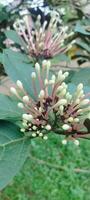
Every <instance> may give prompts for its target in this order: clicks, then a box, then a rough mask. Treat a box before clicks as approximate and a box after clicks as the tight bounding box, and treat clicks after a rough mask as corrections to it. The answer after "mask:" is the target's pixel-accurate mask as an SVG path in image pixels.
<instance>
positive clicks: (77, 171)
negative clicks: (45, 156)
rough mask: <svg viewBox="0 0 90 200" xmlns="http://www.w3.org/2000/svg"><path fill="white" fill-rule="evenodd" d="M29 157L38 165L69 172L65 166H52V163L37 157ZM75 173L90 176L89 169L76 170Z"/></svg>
mask: <svg viewBox="0 0 90 200" xmlns="http://www.w3.org/2000/svg"><path fill="white" fill-rule="evenodd" d="M29 157H30V158H31V159H32V160H34V161H36V162H37V163H38V164H41V165H47V166H48V167H50V168H55V169H57V170H62V171H67V170H68V168H67V167H65V166H60V165H55V164H51V163H49V162H46V161H45V160H42V159H39V158H36V157H34V156H32V155H31V154H29ZM73 171H74V172H76V173H89V174H90V170H89V169H80V168H74V169H73Z"/></svg>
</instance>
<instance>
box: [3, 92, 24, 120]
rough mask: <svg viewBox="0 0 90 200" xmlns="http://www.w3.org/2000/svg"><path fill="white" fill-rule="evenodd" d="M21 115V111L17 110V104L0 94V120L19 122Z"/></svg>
mask: <svg viewBox="0 0 90 200" xmlns="http://www.w3.org/2000/svg"><path fill="white" fill-rule="evenodd" d="M21 115H22V110H21V109H19V108H18V106H17V102H16V101H13V100H12V99H10V97H8V96H5V95H3V94H0V119H5V120H6V119H7V120H19V119H21Z"/></svg>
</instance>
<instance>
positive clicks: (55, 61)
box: [51, 54, 70, 65]
mask: <svg viewBox="0 0 90 200" xmlns="http://www.w3.org/2000/svg"><path fill="white" fill-rule="evenodd" d="M61 61H66V62H70V58H69V57H68V56H66V55H65V54H60V55H57V56H55V57H54V58H52V59H51V63H52V65H58V64H59V63H60V62H61Z"/></svg>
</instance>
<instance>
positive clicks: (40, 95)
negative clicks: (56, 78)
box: [39, 90, 45, 99]
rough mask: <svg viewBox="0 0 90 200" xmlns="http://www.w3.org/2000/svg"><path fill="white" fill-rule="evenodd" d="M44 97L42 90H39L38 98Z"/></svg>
mask: <svg viewBox="0 0 90 200" xmlns="http://www.w3.org/2000/svg"><path fill="white" fill-rule="evenodd" d="M44 96H45V92H44V90H41V91H40V93H39V98H40V99H43V98H44Z"/></svg>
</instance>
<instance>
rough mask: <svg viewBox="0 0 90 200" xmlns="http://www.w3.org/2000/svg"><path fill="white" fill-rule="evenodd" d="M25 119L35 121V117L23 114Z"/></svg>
mask: <svg viewBox="0 0 90 200" xmlns="http://www.w3.org/2000/svg"><path fill="white" fill-rule="evenodd" d="M22 117H23V119H24V120H26V121H32V119H33V116H32V115H30V114H23V116H22Z"/></svg>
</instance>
